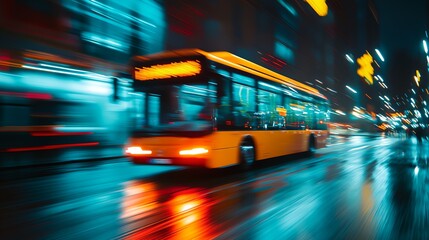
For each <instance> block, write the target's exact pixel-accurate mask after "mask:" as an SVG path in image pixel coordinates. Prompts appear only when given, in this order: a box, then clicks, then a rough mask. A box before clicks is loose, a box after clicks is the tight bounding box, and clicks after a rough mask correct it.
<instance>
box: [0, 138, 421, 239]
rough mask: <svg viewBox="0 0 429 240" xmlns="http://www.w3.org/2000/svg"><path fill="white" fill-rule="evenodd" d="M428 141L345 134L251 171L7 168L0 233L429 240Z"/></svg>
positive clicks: (112, 165) (0, 190)
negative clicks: (311, 154) (303, 153)
mask: <svg viewBox="0 0 429 240" xmlns="http://www.w3.org/2000/svg"><path fill="white" fill-rule="evenodd" d="M428 156H429V142H427V141H426V142H424V143H423V144H422V145H419V144H417V143H416V141H415V139H401V138H381V137H379V138H373V137H364V136H355V137H349V138H335V139H334V140H333V141H332V143H331V145H330V146H329V147H327V148H324V149H319V150H318V151H317V153H316V155H315V156H314V157H311V158H309V157H305V156H300V155H298V156H288V157H282V158H277V159H273V160H269V161H264V162H263V163H261V164H258V165H257V166H256V168H255V169H253V170H251V171H248V172H244V173H243V172H238V171H236V170H234V169H227V170H225V169H220V170H210V171H209V170H204V171H203V170H195V169H186V168H180V167H171V166H136V165H132V164H130V163H129V162H127V161H126V160H125V159H118V160H109V161H97V162H89V163H74V164H65V165H56V166H43V167H36V168H21V169H8V170H0V176H1V178H0V194H1V195H0V221H1V222H0V239H429V188H428V186H429V185H428V179H429V178H428V165H427V161H428Z"/></svg>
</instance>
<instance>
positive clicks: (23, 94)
mask: <svg viewBox="0 0 429 240" xmlns="http://www.w3.org/2000/svg"><path fill="white" fill-rule="evenodd" d="M0 96H12V97H21V98H28V99H38V100H51V99H52V95H51V94H48V93H35V92H0Z"/></svg>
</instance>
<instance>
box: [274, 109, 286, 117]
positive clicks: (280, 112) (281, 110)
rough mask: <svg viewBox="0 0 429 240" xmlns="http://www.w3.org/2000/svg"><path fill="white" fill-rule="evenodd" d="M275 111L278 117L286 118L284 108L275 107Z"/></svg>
mask: <svg viewBox="0 0 429 240" xmlns="http://www.w3.org/2000/svg"><path fill="white" fill-rule="evenodd" d="M276 111H277V112H278V113H279V115H280V116H282V117H284V116H286V113H287V110H286V109H285V108H284V107H277V108H276Z"/></svg>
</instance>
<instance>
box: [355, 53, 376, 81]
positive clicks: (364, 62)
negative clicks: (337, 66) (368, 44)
mask: <svg viewBox="0 0 429 240" xmlns="http://www.w3.org/2000/svg"><path fill="white" fill-rule="evenodd" d="M357 62H358V64H359V69H358V70H357V74H358V75H359V76H361V77H363V78H365V81H366V82H367V83H368V84H369V85H372V84H373V82H374V80H373V78H372V76H373V75H374V68H373V67H372V65H371V64H372V62H373V59H372V56H371V54H369V53H368V52H367V53H365V54H364V55H362V56H361V57H360V58H358V59H357Z"/></svg>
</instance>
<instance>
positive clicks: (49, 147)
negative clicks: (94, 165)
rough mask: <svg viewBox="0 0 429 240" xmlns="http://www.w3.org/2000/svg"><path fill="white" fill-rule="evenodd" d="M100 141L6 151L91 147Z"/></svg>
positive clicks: (9, 150)
mask: <svg viewBox="0 0 429 240" xmlns="http://www.w3.org/2000/svg"><path fill="white" fill-rule="evenodd" d="M98 144H99V143H98V142H90V143H72V144H58V145H47V146H40V147H27V148H9V149H6V152H25V151H37V150H52V149H60V148H70V147H89V146H97V145H98Z"/></svg>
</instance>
